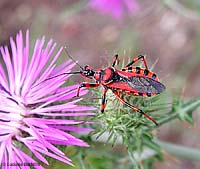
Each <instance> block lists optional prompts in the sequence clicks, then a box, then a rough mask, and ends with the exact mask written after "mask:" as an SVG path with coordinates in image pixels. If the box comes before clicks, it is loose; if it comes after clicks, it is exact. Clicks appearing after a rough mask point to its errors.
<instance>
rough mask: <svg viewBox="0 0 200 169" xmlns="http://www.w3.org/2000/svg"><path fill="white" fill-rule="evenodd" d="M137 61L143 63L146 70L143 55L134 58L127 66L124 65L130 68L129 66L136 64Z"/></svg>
mask: <svg viewBox="0 0 200 169" xmlns="http://www.w3.org/2000/svg"><path fill="white" fill-rule="evenodd" d="M139 60H142V61H143V63H144V66H145V69H147V70H148V66H147V61H146V59H145V57H144V56H143V55H139V56H138V57H136V58H134V59H133V60H132V61H131V62H130V63H129V64H127V65H126V67H130V66H131V65H133V64H134V63H135V62H138V61H139Z"/></svg>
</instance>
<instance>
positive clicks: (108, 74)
mask: <svg viewBox="0 0 200 169" xmlns="http://www.w3.org/2000/svg"><path fill="white" fill-rule="evenodd" d="M66 53H67V55H68V56H69V57H70V58H71V59H72V60H73V61H74V62H75V63H76V64H77V65H78V66H79V68H80V71H77V72H70V73H63V74H61V75H66V74H81V76H83V77H85V78H89V79H93V80H95V81H96V83H88V82H83V83H81V84H80V86H79V87H78V89H77V94H76V96H79V93H80V89H81V88H83V87H85V88H96V87H98V86H100V85H102V86H103V87H104V90H103V95H102V102H101V112H102V113H103V112H104V109H105V107H106V93H107V91H108V90H111V91H112V92H113V94H114V95H115V96H116V97H117V99H119V101H120V102H121V103H123V104H124V105H126V106H128V107H129V108H131V109H133V110H134V111H136V112H138V113H141V114H143V115H144V116H145V117H146V118H148V119H149V120H151V121H152V122H153V123H154V124H156V125H158V123H157V122H156V121H155V120H154V119H153V118H151V117H150V116H149V115H147V114H146V113H145V112H143V111H142V110H141V109H139V108H138V107H136V106H133V105H131V104H129V103H128V102H126V101H125V100H123V99H122V98H121V97H120V93H122V92H125V93H127V94H129V95H135V96H143V97H151V96H155V95H157V94H159V93H161V92H163V91H164V90H165V86H164V85H163V84H162V83H161V82H160V80H159V79H158V77H157V75H156V74H155V73H154V72H151V71H149V69H148V67H147V62H146V59H145V57H144V56H143V55H139V56H137V57H136V58H134V59H133V60H132V61H131V62H130V63H128V64H127V65H126V67H125V68H123V69H121V70H118V69H115V64H116V62H117V61H118V54H116V55H115V56H114V58H113V62H112V65H111V66H109V67H106V68H105V69H99V70H96V71H95V70H93V69H92V68H91V67H90V66H88V65H86V66H85V67H84V68H83V67H82V66H81V65H79V64H78V63H77V62H76V61H75V60H74V59H73V58H72V57H71V56H70V55H69V54H68V52H67V50H66ZM140 60H142V61H143V63H144V66H145V68H141V67H134V66H132V65H133V64H134V63H135V62H138V61H140ZM57 76H60V75H57ZM57 76H54V77H50V78H49V79H52V78H55V77H57ZM49 79H46V80H49Z"/></svg>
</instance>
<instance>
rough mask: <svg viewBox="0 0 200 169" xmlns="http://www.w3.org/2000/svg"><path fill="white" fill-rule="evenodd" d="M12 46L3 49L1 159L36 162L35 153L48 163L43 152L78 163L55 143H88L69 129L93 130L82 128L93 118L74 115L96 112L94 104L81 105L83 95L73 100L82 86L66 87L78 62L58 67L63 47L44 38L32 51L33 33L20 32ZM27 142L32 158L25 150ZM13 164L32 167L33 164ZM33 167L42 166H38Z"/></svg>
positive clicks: (10, 161) (7, 161) (84, 92)
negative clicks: (88, 118) (85, 118)
mask: <svg viewBox="0 0 200 169" xmlns="http://www.w3.org/2000/svg"><path fill="white" fill-rule="evenodd" d="M45 44H46V45H45ZM10 45H11V50H8V49H9V48H8V47H7V46H4V47H0V52H1V54H2V62H1V63H0V100H1V101H0V107H1V111H0V117H1V120H0V163H7V164H8V163H22V164H23V163H34V164H37V163H36V161H35V160H34V159H32V157H31V153H32V155H34V157H35V158H37V159H38V161H41V162H43V163H45V164H47V165H48V161H47V160H46V159H45V157H44V156H43V155H47V156H49V157H52V158H55V159H57V160H60V161H62V162H64V163H66V164H69V165H73V164H72V162H71V160H70V159H69V158H68V157H67V156H66V155H65V154H64V153H63V152H62V151H61V150H59V147H56V145H66V146H68V145H73V146H84V147H88V146H89V145H88V144H87V143H85V142H84V141H82V140H80V139H78V138H76V137H74V136H73V135H72V133H70V134H69V133H68V132H71V131H73V132H85V131H87V132H89V131H91V129H89V128H84V127H81V126H80V125H82V124H89V122H85V121H84V120H82V121H77V120H73V119H71V118H73V117H77V116H78V117H84V116H90V115H95V114H94V113H92V112H91V111H92V110H95V108H93V107H89V106H82V105H80V104H79V102H80V100H81V99H82V98H74V96H75V95H76V92H77V88H78V84H76V85H71V86H66V87H63V85H64V84H65V83H66V81H67V80H68V79H69V78H70V76H72V75H66V74H65V75H64V74H63V73H66V72H70V71H71V69H72V68H73V67H74V66H75V63H72V61H71V60H68V61H64V62H63V63H62V64H61V65H57V60H58V58H59V56H60V53H61V51H62V49H63V48H62V47H61V48H58V49H56V43H54V42H53V40H52V39H51V40H49V41H48V42H47V43H46V41H45V37H44V36H43V37H42V38H41V39H37V40H36V42H35V46H34V49H33V53H31V52H30V48H31V47H30V43H29V31H27V32H26V38H25V41H24V40H23V34H22V31H20V32H19V33H18V34H17V35H16V39H15V40H14V38H10ZM10 51H11V52H10ZM3 62H4V63H3ZM86 93H87V90H81V91H80V96H82V95H85V94H86ZM65 117H71V118H70V119H71V120H67V118H65ZM81 119H83V118H81ZM74 125H75V126H74ZM23 146H26V148H27V149H28V150H29V153H30V156H29V155H27V154H26V153H25V152H23V151H24V149H23ZM17 147H22V149H18V148H17ZM2 168H3V169H6V168H8V169H10V168H11V167H10V166H2ZM12 168H16V169H18V168H25V169H29V168H30V166H12ZM32 168H38V169H43V167H42V166H40V165H39V164H38V165H37V166H32Z"/></svg>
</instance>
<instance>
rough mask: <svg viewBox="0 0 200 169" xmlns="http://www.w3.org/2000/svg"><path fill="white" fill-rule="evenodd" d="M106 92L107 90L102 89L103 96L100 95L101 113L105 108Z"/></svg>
mask: <svg viewBox="0 0 200 169" xmlns="http://www.w3.org/2000/svg"><path fill="white" fill-rule="evenodd" d="M107 91H108V88H106V87H105V88H104V90H103V95H102V101H101V112H102V113H103V112H104V109H105V107H106V93H107Z"/></svg>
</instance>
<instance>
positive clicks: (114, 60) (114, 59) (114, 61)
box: [112, 54, 119, 67]
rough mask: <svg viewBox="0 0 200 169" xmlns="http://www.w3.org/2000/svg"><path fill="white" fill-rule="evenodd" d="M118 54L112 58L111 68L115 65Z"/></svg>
mask: <svg viewBox="0 0 200 169" xmlns="http://www.w3.org/2000/svg"><path fill="white" fill-rule="evenodd" d="M118 56H119V55H118V54H116V55H115V56H114V58H113V63H112V67H115V64H116V62H117V60H118Z"/></svg>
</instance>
